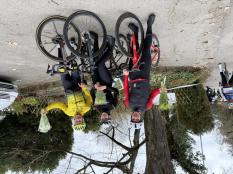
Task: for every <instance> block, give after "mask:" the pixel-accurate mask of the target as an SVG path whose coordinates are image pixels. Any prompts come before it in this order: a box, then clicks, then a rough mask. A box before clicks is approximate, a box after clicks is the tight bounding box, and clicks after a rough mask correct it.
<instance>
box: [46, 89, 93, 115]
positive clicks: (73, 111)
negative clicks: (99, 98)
mask: <svg viewBox="0 0 233 174" xmlns="http://www.w3.org/2000/svg"><path fill="white" fill-rule="evenodd" d="M91 105H92V97H91V94H90V91H89V90H88V88H87V87H82V91H77V92H74V93H73V94H68V95H67V104H65V103H63V102H54V103H51V104H49V105H48V106H47V107H46V109H45V110H46V111H50V110H52V109H60V110H62V111H63V112H64V113H65V114H66V115H68V116H71V117H74V116H75V115H77V114H80V115H84V114H85V113H86V112H88V111H89V110H90V109H91Z"/></svg>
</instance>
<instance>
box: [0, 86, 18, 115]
mask: <svg viewBox="0 0 233 174" xmlns="http://www.w3.org/2000/svg"><path fill="white" fill-rule="evenodd" d="M17 96H18V87H17V86H16V85H13V84H11V83H6V82H0V111H2V110H4V109H6V108H8V107H9V106H10V105H11V104H12V103H13V102H14V101H15V99H16V97H17Z"/></svg>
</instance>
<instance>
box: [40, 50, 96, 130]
mask: <svg viewBox="0 0 233 174" xmlns="http://www.w3.org/2000/svg"><path fill="white" fill-rule="evenodd" d="M58 54H59V55H60V56H61V55H62V54H61V49H60V48H59V49H58ZM72 67H73V69H74V70H73V71H72V72H71V74H70V73H69V72H68V71H67V70H66V69H65V68H64V66H63V65H61V67H60V68H59V69H58V71H59V72H60V74H61V81H62V84H63V86H64V90H65V93H66V96H67V104H66V103H63V102H54V103H51V104H49V105H48V106H47V107H46V108H44V109H43V110H42V112H45V113H47V112H49V111H50V110H52V109H60V110H62V111H63V112H64V113H65V114H66V115H68V116H70V117H74V119H73V120H72V121H73V127H74V129H77V130H84V129H85V127H86V123H85V120H84V118H83V116H84V115H85V113H87V112H88V111H89V110H90V109H91V105H92V97H91V94H90V91H89V90H88V88H87V86H86V84H85V83H83V82H82V80H81V75H80V71H79V70H78V68H77V64H76V63H73V64H72Z"/></svg>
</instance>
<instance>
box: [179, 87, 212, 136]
mask: <svg viewBox="0 0 233 174" xmlns="http://www.w3.org/2000/svg"><path fill="white" fill-rule="evenodd" d="M175 93H176V97H177V116H178V120H179V122H180V123H181V124H183V125H184V126H185V127H186V128H187V129H188V130H190V131H192V132H193V133H194V134H198V135H200V134H203V133H205V132H207V131H210V130H212V129H213V127H214V119H213V117H212V115H211V112H210V104H209V101H208V98H207V96H206V93H205V90H204V88H203V86H202V85H197V86H193V87H188V88H180V89H176V90H175Z"/></svg>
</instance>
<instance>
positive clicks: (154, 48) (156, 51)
mask: <svg viewBox="0 0 233 174" xmlns="http://www.w3.org/2000/svg"><path fill="white" fill-rule="evenodd" d="M150 50H151V68H156V67H157V66H158V65H159V60H160V44H159V39H158V37H157V36H156V34H154V33H153V34H152V44H151V49H150Z"/></svg>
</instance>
